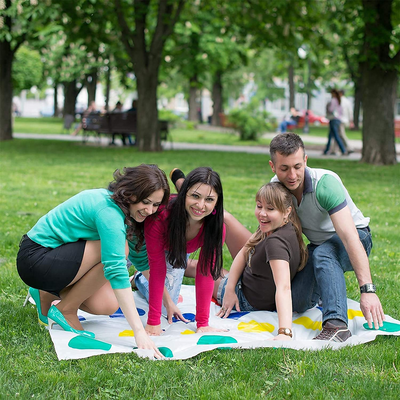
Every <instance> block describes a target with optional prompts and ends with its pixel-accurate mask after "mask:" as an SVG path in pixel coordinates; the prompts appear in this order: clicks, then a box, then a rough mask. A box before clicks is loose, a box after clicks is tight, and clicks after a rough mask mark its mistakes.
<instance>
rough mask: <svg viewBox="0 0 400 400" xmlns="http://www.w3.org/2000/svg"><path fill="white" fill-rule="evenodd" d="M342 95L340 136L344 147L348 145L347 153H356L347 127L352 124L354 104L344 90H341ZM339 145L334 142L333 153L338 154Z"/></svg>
mask: <svg viewBox="0 0 400 400" xmlns="http://www.w3.org/2000/svg"><path fill="white" fill-rule="evenodd" d="M339 95H340V104H341V106H342V109H343V114H342V120H341V124H340V130H339V137H340V139H341V140H342V142H343V144H344V147H346V150H347V153H348V154H351V153H354V148H353V147H352V146H351V144H350V141H349V138H348V137H347V135H346V127H347V128H348V127H349V126H350V123H351V122H352V121H353V106H352V105H351V102H350V100H349V99H348V98H347V97H346V96H345V95H344V90H339ZM338 148H339V147H338V145H337V143H336V142H333V145H332V151H331V154H336V151H337V150H338Z"/></svg>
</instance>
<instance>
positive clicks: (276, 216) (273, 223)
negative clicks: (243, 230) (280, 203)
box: [255, 200, 291, 233]
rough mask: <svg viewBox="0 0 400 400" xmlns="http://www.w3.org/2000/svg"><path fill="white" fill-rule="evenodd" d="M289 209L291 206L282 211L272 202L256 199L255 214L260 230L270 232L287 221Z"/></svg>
mask: <svg viewBox="0 0 400 400" xmlns="http://www.w3.org/2000/svg"><path fill="white" fill-rule="evenodd" d="M290 211H291V207H289V208H288V209H287V210H286V211H285V212H284V213H282V212H281V211H279V210H278V209H277V208H275V207H274V206H273V205H272V204H267V203H266V202H265V201H260V200H257V202H256V210H255V216H256V218H257V221H258V223H259V225H260V229H261V231H262V232H264V233H271V232H273V231H275V230H276V229H278V228H279V227H281V226H282V225H284V224H285V223H286V222H287V218H288V216H289V214H290Z"/></svg>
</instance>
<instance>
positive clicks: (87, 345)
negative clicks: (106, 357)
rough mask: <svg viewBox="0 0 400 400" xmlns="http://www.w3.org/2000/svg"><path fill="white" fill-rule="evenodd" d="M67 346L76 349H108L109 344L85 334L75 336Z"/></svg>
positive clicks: (109, 347)
mask: <svg viewBox="0 0 400 400" xmlns="http://www.w3.org/2000/svg"><path fill="white" fill-rule="evenodd" d="M68 346H69V347H71V348H72V349H78V350H104V351H109V350H110V349H111V344H109V343H106V342H101V341H100V340H96V339H91V338H88V337H85V336H75V337H74V338H72V339H71V340H70V341H69V342H68Z"/></svg>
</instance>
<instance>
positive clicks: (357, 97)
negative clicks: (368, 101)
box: [353, 78, 362, 130]
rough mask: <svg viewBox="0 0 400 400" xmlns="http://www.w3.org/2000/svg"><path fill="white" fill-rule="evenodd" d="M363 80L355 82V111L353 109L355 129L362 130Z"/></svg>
mask: <svg viewBox="0 0 400 400" xmlns="http://www.w3.org/2000/svg"><path fill="white" fill-rule="evenodd" d="M361 93H362V90H361V78H359V79H357V81H355V82H354V109H353V123H354V129H355V130H359V129H360V113H361V101H362V97H361Z"/></svg>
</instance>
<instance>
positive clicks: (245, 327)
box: [238, 319, 275, 332]
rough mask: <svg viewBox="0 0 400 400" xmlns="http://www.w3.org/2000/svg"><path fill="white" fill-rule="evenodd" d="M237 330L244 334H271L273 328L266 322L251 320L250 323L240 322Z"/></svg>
mask: <svg viewBox="0 0 400 400" xmlns="http://www.w3.org/2000/svg"><path fill="white" fill-rule="evenodd" d="M238 330H239V331H244V332H273V331H274V330H275V327H274V326H273V325H271V324H269V323H268V322H257V321H254V320H253V319H252V320H251V321H250V322H240V323H239V325H238Z"/></svg>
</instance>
